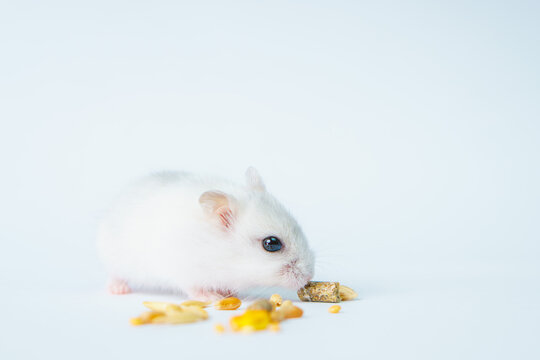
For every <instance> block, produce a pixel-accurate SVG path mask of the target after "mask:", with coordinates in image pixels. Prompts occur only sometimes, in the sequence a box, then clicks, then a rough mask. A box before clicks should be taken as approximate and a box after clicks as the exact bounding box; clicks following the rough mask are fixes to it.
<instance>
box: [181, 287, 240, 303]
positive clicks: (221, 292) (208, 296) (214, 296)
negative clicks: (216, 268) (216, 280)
mask: <svg viewBox="0 0 540 360" xmlns="http://www.w3.org/2000/svg"><path fill="white" fill-rule="evenodd" d="M187 295H188V297H189V298H190V299H193V300H200V301H216V300H220V299H223V298H226V297H231V296H236V293H235V292H234V291H232V290H228V289H204V288H193V289H191V290H190V291H188V292H187Z"/></svg>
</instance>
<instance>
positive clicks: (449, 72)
mask: <svg viewBox="0 0 540 360" xmlns="http://www.w3.org/2000/svg"><path fill="white" fill-rule="evenodd" d="M538 10H539V8H538V4H536V3H535V2H525V1H521V2H519V1H518V2H512V3H509V2H507V3H505V2H493V1H489V2H487V1H486V2H484V1H477V2H474V3H471V2H466V1H463V2H452V3H448V4H442V3H440V4H436V3H435V2H429V1H425V2H421V1H419V2H402V1H381V2H376V3H373V4H362V3H359V2H358V3H357V2H354V3H353V2H332V4H331V5H328V4H326V5H325V4H324V3H323V2H309V3H307V2H306V3H301V2H290V1H288V2H280V1H272V2H261V3H252V2H234V3H233V4H231V3H227V4H226V3H225V2H217V1H216V2H196V4H194V2H193V3H189V5H187V4H177V2H176V1H174V2H173V1H170V2H159V3H157V2H154V3H153V4H152V6H150V5H148V4H143V3H133V2H120V1H118V2H116V1H107V2H99V1H94V2H92V3H88V4H87V5H84V6H83V5H76V4H74V3H73V2H65V3H62V2H56V1H49V2H46V3H31V2H23V1H17V2H9V3H8V2H2V3H0V43H1V44H2V56H1V57H0V79H2V80H1V82H0V103H1V106H0V126H1V128H0V164H2V176H0V184H1V186H0V240H1V242H2V250H1V251H0V288H1V289H2V293H1V296H0V302H1V305H2V309H3V311H4V313H3V316H2V320H1V321H0V358H2V359H14V358H36V357H40V358H54V359H71V358H74V357H77V358H81V359H84V358H98V357H99V358H118V357H124V356H125V357H126V358H129V359H144V358H156V359H158V358H178V357H184V358H185V357H188V356H190V357H193V358H200V357H203V355H204V357H205V358H210V357H212V358H217V357H220V358H223V357H224V356H232V355H234V356H235V357H236V358H239V359H241V358H272V359H277V358H290V357H291V356H293V355H296V356H305V354H311V355H322V354H324V353H325V352H326V353H329V354H330V353H333V354H338V355H341V356H342V357H345V356H348V357H350V356H355V357H356V358H366V359H396V358H399V359H457V358H459V359H480V358H482V359H484V358H486V359H508V358H515V359H537V358H538V357H540V351H539V350H538V347H537V346H536V341H537V339H538V338H539V337H540V329H539V325H538V324H540V322H539V320H540V319H539V317H540V311H539V309H538V304H539V303H540V289H539V285H538V284H539V281H538V275H539V270H540V269H539V265H538V255H539V252H540V244H539V242H538V239H539V236H538V219H539V218H540V216H539V215H540V211H539V210H540V209H539V204H540V202H539V200H540V196H539V195H540V194H539V189H538V183H540V174H539V167H538V163H539V160H540V159H539V150H540V149H539V143H540V142H539V140H540V136H539V133H540V125H539V122H538V119H539V118H540V111H539V110H540V109H539V102H538V95H539V94H540V91H539V90H540V89H539V84H540V73H539V67H538V64H539V63H540V58H539V57H540V52H539V49H538V41H537V35H538V33H539V28H538V27H539V25H538V24H539V21H538V13H539V12H538ZM248 165H254V166H256V167H257V168H258V169H259V171H260V172H261V174H262V175H263V177H264V178H265V181H266V183H267V185H268V188H269V189H270V191H272V192H273V193H274V194H275V195H276V196H277V197H278V198H279V199H281V200H282V201H283V202H284V203H285V204H286V205H287V206H288V207H289V208H290V209H291V210H292V212H293V213H294V214H295V215H296V216H297V218H298V220H299V221H300V223H301V224H302V225H303V227H304V230H305V232H306V234H307V235H308V237H309V238H310V241H311V243H312V245H313V247H314V248H315V250H316V251H317V253H318V261H317V269H316V279H319V280H339V281H341V282H343V283H344V284H347V285H349V286H351V287H353V288H355V289H356V290H358V291H359V293H360V294H361V300H359V301H356V302H352V303H346V304H343V313H341V314H338V315H331V314H328V313H327V312H326V309H327V307H328V305H321V304H302V305H301V306H302V307H303V308H304V310H305V314H306V315H305V317H304V318H303V319H300V320H291V321H289V322H287V323H285V324H283V331H282V332H281V333H280V334H271V333H267V334H266V333H265V334H258V335H256V336H249V337H246V336H232V335H226V336H222V337H219V336H216V335H215V334H214V333H213V331H212V325H213V324H214V322H216V321H226V318H228V317H229V316H230V314H228V313H226V314H225V313H219V314H218V313H213V312H212V313H211V320H210V321H208V322H205V323H200V324H195V325H190V326H178V327H141V328H132V327H130V326H129V325H128V319H129V318H130V317H131V316H133V315H136V314H137V313H139V312H140V311H142V310H143V309H142V305H141V304H140V302H141V301H142V300H154V299H155V300H157V299H161V298H165V299H171V300H177V298H176V297H173V296H166V295H159V296H158V295H152V294H143V295H129V296H122V297H113V296H109V295H107V294H106V293H105V292H104V291H103V285H104V281H105V279H104V273H103V270H102V268H101V266H100V264H99V263H98V261H97V259H96V256H95V245H94V236H95V224H96V221H97V219H98V218H99V216H100V214H101V212H102V210H103V209H104V208H105V207H106V205H107V203H108V201H109V200H110V199H111V198H112V196H113V195H114V194H115V193H116V191H117V190H118V189H120V188H121V187H122V186H123V185H124V184H126V183H127V182H129V181H130V180H132V179H133V178H134V177H136V176H140V175H142V174H145V173H147V172H149V171H152V170H160V169H168V168H169V169H187V170H192V171H213V172H216V173H218V174H221V175H225V176H229V177H232V178H235V179H241V177H242V173H243V171H244V170H245V168H246V167H247V166H248ZM315 344H317V345H320V344H325V345H327V347H326V348H325V349H317V348H314V345H315Z"/></svg>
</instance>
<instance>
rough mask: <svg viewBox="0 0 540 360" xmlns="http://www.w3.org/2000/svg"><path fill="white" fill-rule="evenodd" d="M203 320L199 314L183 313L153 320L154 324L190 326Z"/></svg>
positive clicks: (162, 316)
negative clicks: (189, 324)
mask: <svg viewBox="0 0 540 360" xmlns="http://www.w3.org/2000/svg"><path fill="white" fill-rule="evenodd" d="M199 320H203V319H202V318H201V317H200V316H199V315H198V314H196V313H193V312H189V311H183V312H176V313H169V314H166V315H161V316H157V317H155V318H153V319H152V324H188V323H193V322H196V321H199Z"/></svg>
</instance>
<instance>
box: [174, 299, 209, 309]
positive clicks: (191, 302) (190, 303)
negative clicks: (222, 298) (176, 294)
mask: <svg viewBox="0 0 540 360" xmlns="http://www.w3.org/2000/svg"><path fill="white" fill-rule="evenodd" d="M210 304H212V302H211V301H197V300H187V301H184V302H183V303H181V304H180V306H198V307H202V308H205V307H207V306H208V305H210Z"/></svg>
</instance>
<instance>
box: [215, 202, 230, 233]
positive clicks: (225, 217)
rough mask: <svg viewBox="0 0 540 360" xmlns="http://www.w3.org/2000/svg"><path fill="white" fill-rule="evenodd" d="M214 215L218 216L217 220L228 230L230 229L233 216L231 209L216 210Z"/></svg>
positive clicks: (223, 207) (221, 208)
mask: <svg viewBox="0 0 540 360" xmlns="http://www.w3.org/2000/svg"><path fill="white" fill-rule="evenodd" d="M216 213H217V214H218V215H219V219H220V220H221V223H222V224H223V225H224V226H225V227H226V228H227V229H230V228H231V227H232V222H233V214H232V211H231V209H229V208H228V207H226V206H222V207H220V208H218V209H217V210H216Z"/></svg>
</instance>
